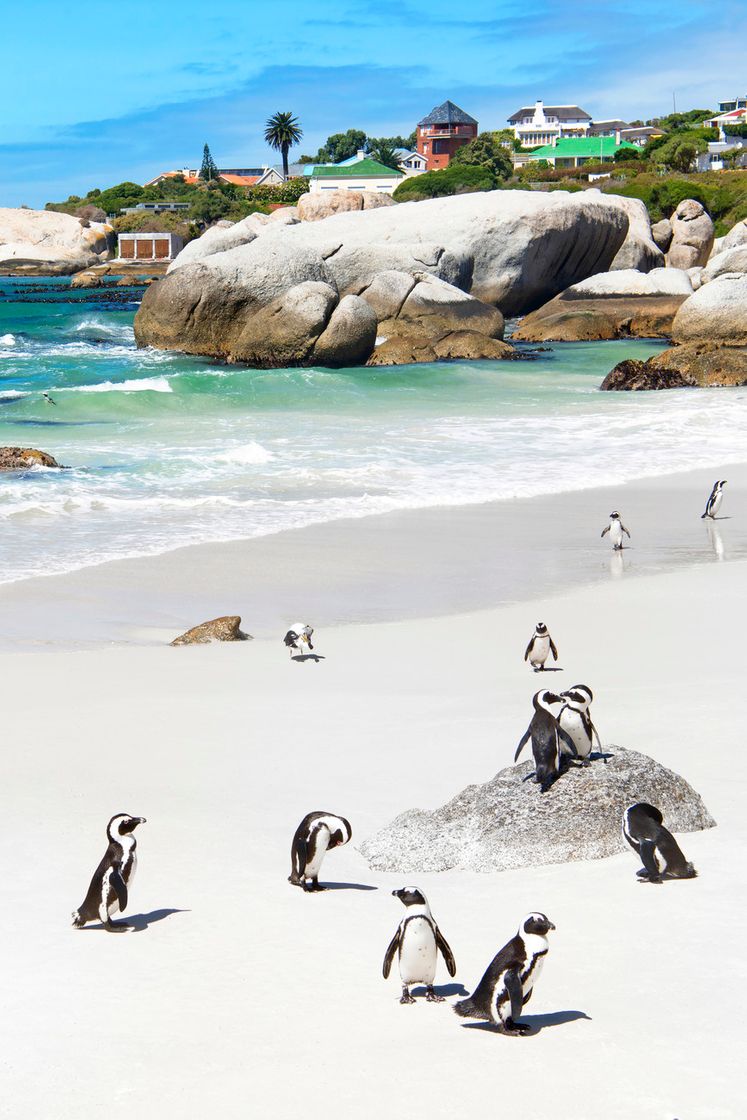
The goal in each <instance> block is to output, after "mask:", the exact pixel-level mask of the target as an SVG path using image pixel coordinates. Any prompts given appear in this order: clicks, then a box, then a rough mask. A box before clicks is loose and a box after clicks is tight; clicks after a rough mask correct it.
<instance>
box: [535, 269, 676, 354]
mask: <svg viewBox="0 0 747 1120" xmlns="http://www.w3.org/2000/svg"><path fill="white" fill-rule="evenodd" d="M692 293H693V286H692V281H691V279H690V277H689V276H688V274H687V273H686V272H683V271H681V270H679V269H675V268H655V269H653V270H652V271H651V272H648V273H643V272H639V271H638V270H637V269H625V270H621V271H615V272H608V273H602V274H600V275H598V276H592V277H590V278H589V279H588V280H583V281H581V283H579V284H574V285H573V286H572V287H570V288H568V290H567V291H565V292H563V293H562V294H561V295H559V296H556V297H555V299H552V300H550V302H549V303H546V304H545V305H544V306H543V307H540V308H539V310H537V311H533V312H532V313H531V315H527V316H526V318H524V319H523V320H522V321H521V323H520V324H519V326H518V327H517V328H516V330H515V331H514V334H513V337H514V338H516V339H520V340H523V341H525V342H551V341H552V342H592V341H595V340H605V339H611V338H630V337H634V338H669V337H670V336H671V333H672V328H673V323H674V317H675V315H676V314H677V312H678V311H679V309H680V307H681V305H682V304H683V303H684V301H685V300H686V299H687V298H688V297H689V296H691V295H692Z"/></svg>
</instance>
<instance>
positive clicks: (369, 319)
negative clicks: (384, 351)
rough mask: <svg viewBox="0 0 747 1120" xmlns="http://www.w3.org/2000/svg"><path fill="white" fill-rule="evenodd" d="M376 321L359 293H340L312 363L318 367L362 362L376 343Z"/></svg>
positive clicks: (317, 341) (354, 364) (353, 364)
mask: <svg viewBox="0 0 747 1120" xmlns="http://www.w3.org/2000/svg"><path fill="white" fill-rule="evenodd" d="M377 332H378V322H377V319H376V315H375V314H374V312H373V310H372V309H371V307H370V306H369V305H368V304H367V303H366V301H365V300H364V299H361V297H360V296H343V297H342V299H341V300H340V302H339V303H338V304H337V306H336V307H335V309H334V311H333V312H332V314H331V316H330V318H329V321H328V323H327V325H326V327H325V328H324V330H323V331H322V333H321V334H320V335H319V337H318V338H317V340H316V344H315V346H314V362H315V363H316V364H317V365H321V366H333V367H334V366H357V365H361V364H362V363H363V362H365V361H366V359H367V358H368V357H369V355H370V354H371V353H372V351H373V349H374V346H375V345H376V335H377Z"/></svg>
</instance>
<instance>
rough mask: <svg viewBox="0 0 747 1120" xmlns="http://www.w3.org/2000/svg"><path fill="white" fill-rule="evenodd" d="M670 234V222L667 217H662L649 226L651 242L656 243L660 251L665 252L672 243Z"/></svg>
mask: <svg viewBox="0 0 747 1120" xmlns="http://www.w3.org/2000/svg"><path fill="white" fill-rule="evenodd" d="M672 236H673V235H672V223H671V222H670V220H669V218H662V219H661V221H660V222H654V224H653V225H652V226H651V237H652V239H653V242H654V244H655V245H658V247H659V248H660V249H661V251H662V253H666V252H667V250H668V249H669V246H670V245H671V244H672Z"/></svg>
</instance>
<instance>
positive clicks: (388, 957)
mask: <svg viewBox="0 0 747 1120" xmlns="http://www.w3.org/2000/svg"><path fill="white" fill-rule="evenodd" d="M400 932H401V931H400V927H399V926H397V932H396V933H395V935H394V937H393V938H392V940H391V941H390V942H389V944H388V946H387V950H386V953H384V967H383V969H382V972H383V973H384V979H385V980H388V979H389V973H390V971H391V968H392V961H393V960H394V954H395V953H396V952H397V949H398V948H399V938H400ZM453 975H454V974H453V973H452V976H453Z"/></svg>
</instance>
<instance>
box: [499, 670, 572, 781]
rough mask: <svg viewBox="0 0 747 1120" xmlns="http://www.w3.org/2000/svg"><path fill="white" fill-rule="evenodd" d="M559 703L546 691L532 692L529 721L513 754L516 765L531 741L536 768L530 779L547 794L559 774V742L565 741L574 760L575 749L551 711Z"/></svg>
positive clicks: (557, 698)
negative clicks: (532, 712)
mask: <svg viewBox="0 0 747 1120" xmlns="http://www.w3.org/2000/svg"><path fill="white" fill-rule="evenodd" d="M562 703H563V701H562V700H561V698H560V697H559V696H556V694H555V693H554V692H550V691H549V690H548V689H544V690H540V691H539V692H535V694H534V696H533V697H532V704H533V705H534V715H533V716H532V722H531V723H530V724H529V727H528V728H527V729H526V731H525V732H524V734H523V735H522V737H521V742H520V743H519V745H518V747H517V748H516V754H515V755H514V762H518V760H519V755H520V754H521V752H522V750H523V749H524V747H525V746H526V744H527V743H528V742H529V740H530V739H531V740H532V754H533V755H534V763H535V767H536V773H535V779H534V780H535V782H536V783H537V784H538V785H539V786H541V788H542V792H543V793H547V791H548V789H549V788H550V786H551V785H552V784H553V782H554V781H555V780H556V778H558V776H559V774H560V741H561V740H563V741H564V742H565V744H566V747H567V749H568V753H569V754H570V755H571V757H574V758H575V757H576V746H575V744H574V742H573V740H572V739H571V737H570V736H569V735H567V734H566V732H565V731H563V730H562V729H561V728H560V727H559V726H558V721H557V719H556V717H555V714H554V713H553V711H552V710H551V709H552V707H553V706H554V705H556V704H562Z"/></svg>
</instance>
